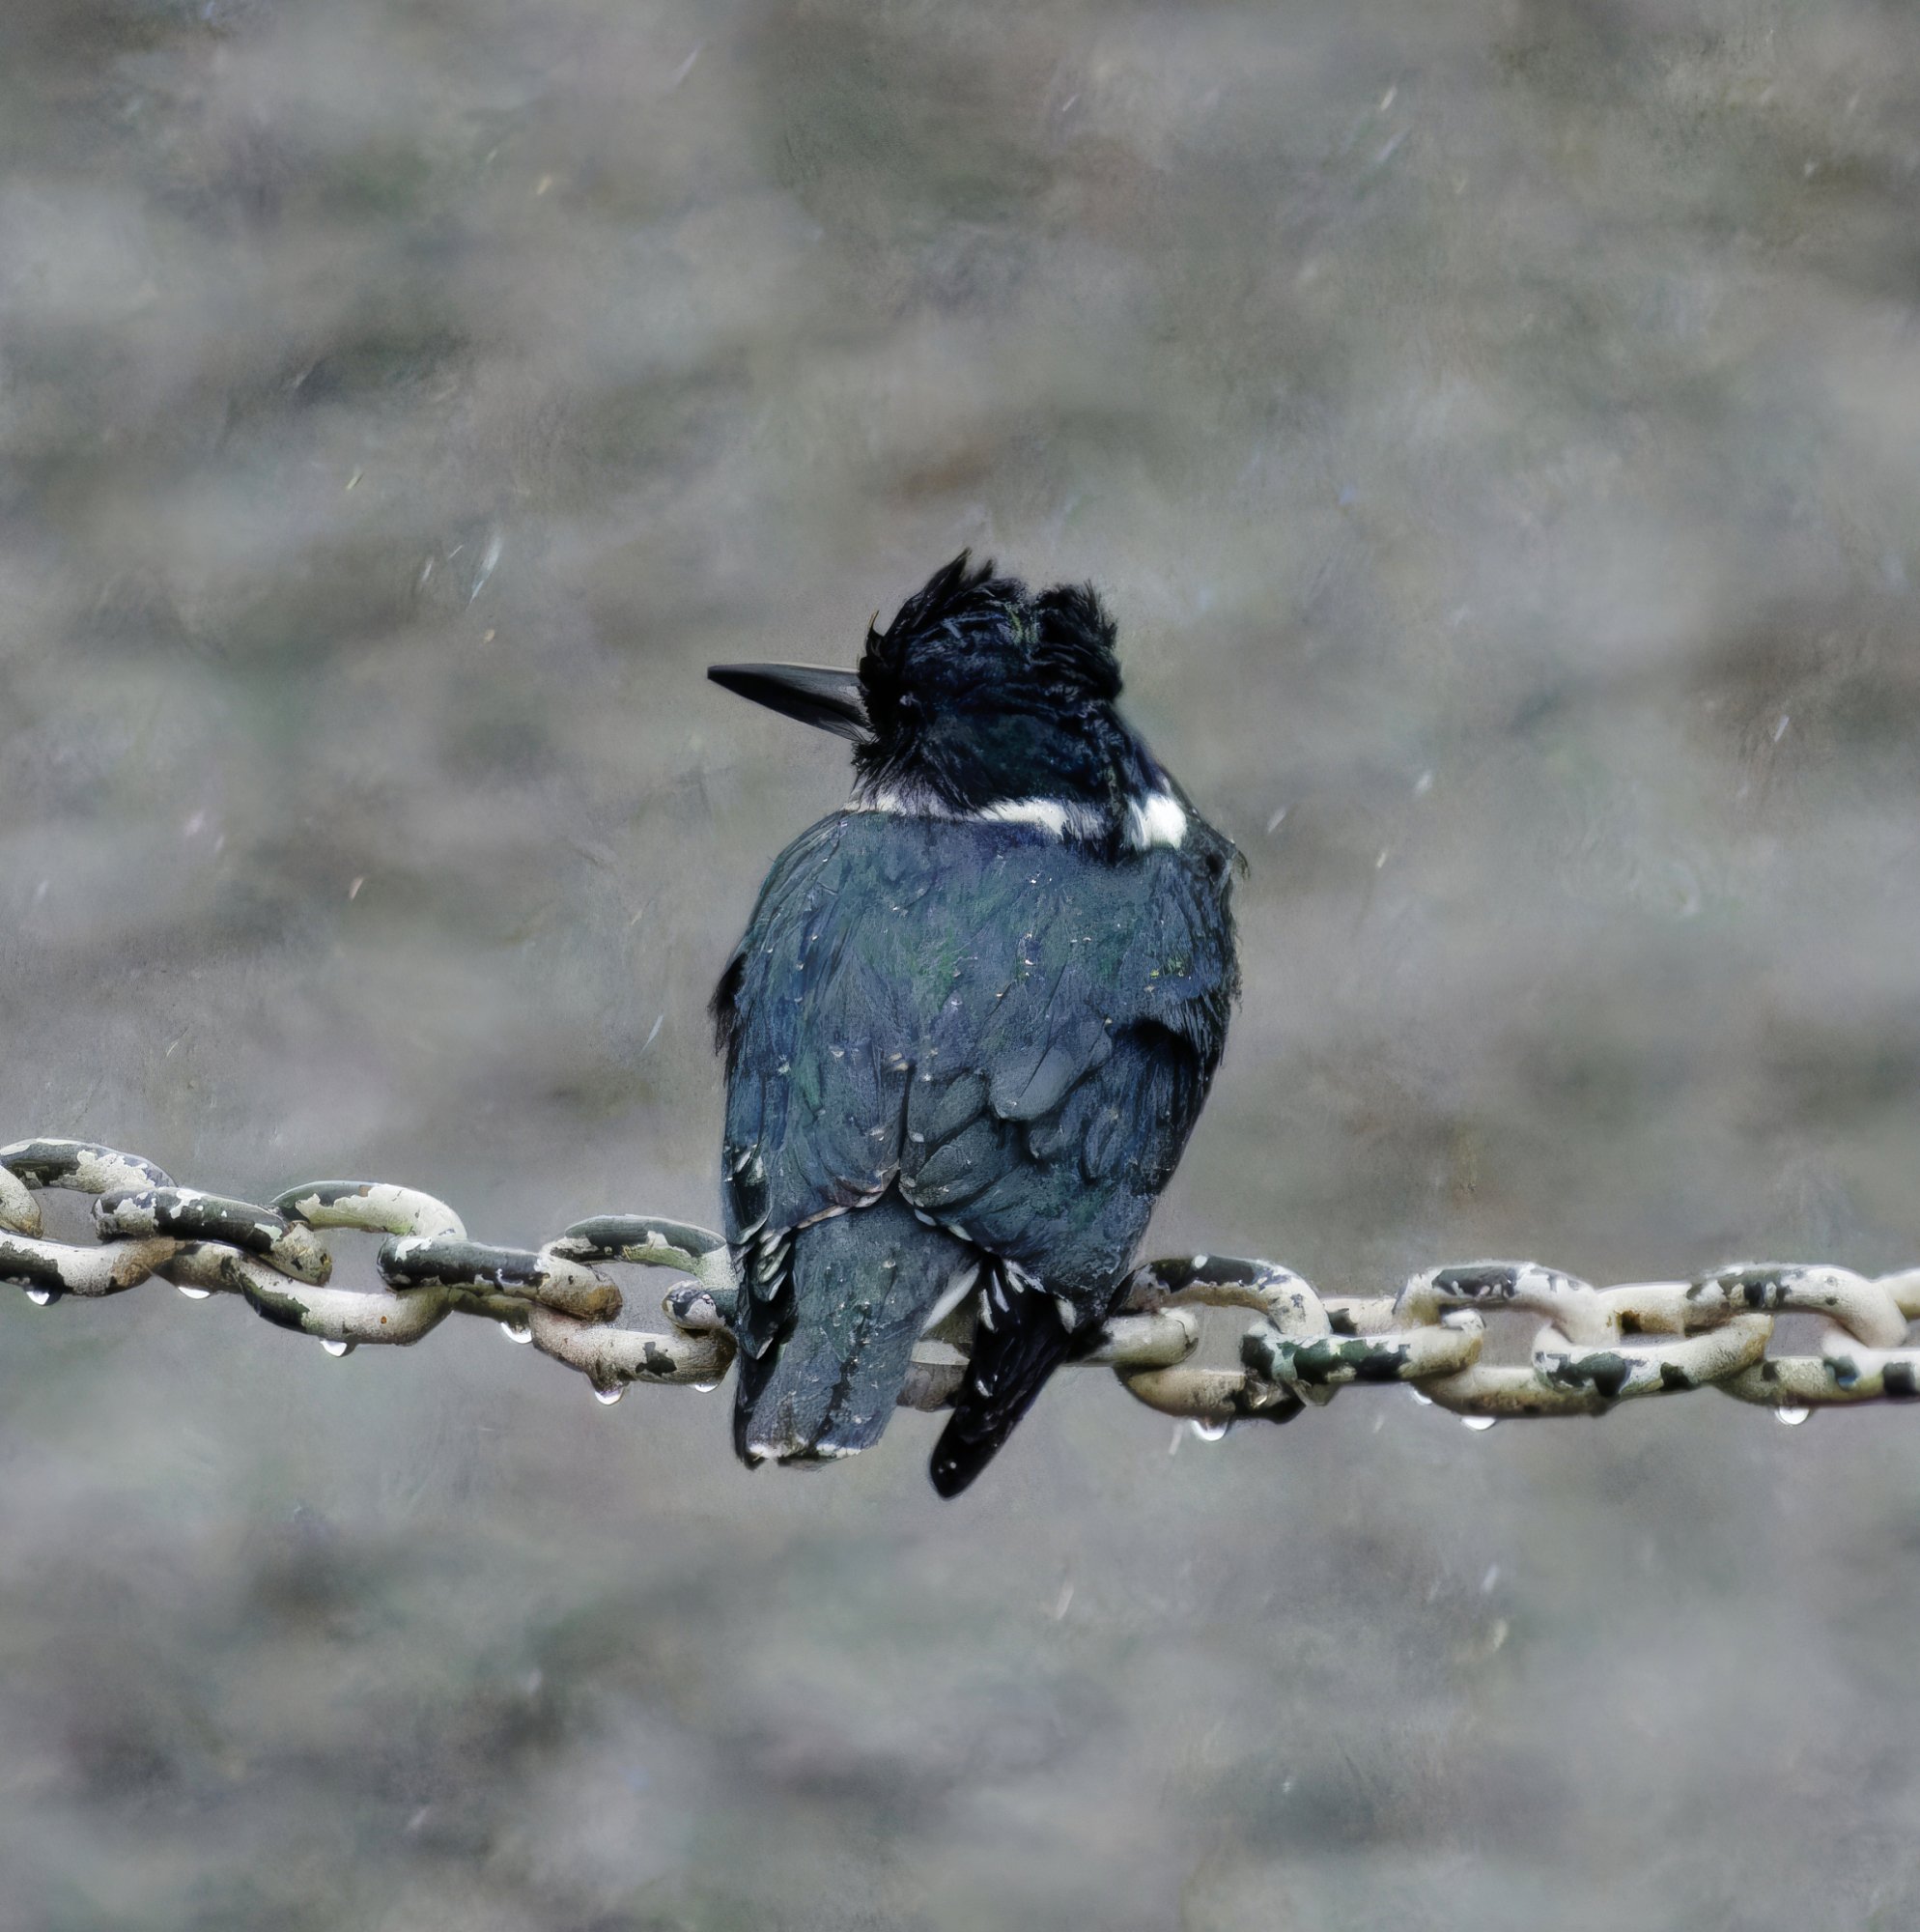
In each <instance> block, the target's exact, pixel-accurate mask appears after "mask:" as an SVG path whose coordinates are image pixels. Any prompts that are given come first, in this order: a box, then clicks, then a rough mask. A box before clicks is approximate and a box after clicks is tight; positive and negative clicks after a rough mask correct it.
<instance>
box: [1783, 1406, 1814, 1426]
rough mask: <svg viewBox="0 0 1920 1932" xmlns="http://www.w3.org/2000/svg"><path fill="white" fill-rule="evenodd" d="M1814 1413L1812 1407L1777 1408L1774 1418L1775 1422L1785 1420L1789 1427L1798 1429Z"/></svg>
mask: <svg viewBox="0 0 1920 1932" xmlns="http://www.w3.org/2000/svg"><path fill="white" fill-rule="evenodd" d="M1812 1413H1813V1410H1812V1409H1810V1408H1776V1409H1775V1410H1774V1411H1773V1419H1774V1421H1775V1422H1784V1423H1785V1424H1786V1425H1787V1427H1788V1428H1789V1429H1797V1428H1798V1427H1799V1426H1800V1424H1801V1423H1803V1422H1804V1421H1805V1420H1806V1419H1807V1417H1808V1416H1810V1415H1811V1414H1812Z"/></svg>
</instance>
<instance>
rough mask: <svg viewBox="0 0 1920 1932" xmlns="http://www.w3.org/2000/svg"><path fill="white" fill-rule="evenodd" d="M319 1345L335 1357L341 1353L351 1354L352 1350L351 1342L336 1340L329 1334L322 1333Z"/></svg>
mask: <svg viewBox="0 0 1920 1932" xmlns="http://www.w3.org/2000/svg"><path fill="white" fill-rule="evenodd" d="M320 1346H321V1347H322V1348H323V1349H325V1350H326V1352H327V1353H328V1354H329V1355H332V1356H334V1357H336V1358H337V1357H339V1356H341V1355H351V1354H352V1353H353V1343H352V1342H336V1341H335V1340H334V1339H333V1337H332V1336H331V1335H323V1336H322V1337H321V1340H320Z"/></svg>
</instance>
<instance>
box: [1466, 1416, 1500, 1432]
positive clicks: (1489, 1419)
mask: <svg viewBox="0 0 1920 1932" xmlns="http://www.w3.org/2000/svg"><path fill="white" fill-rule="evenodd" d="M1499 1420H1500V1418H1499V1417H1498V1416H1497V1415H1463V1416H1461V1417H1460V1422H1461V1425H1462V1427H1464V1428H1467V1429H1471V1430H1473V1431H1475V1432H1476V1433H1478V1432H1480V1431H1482V1430H1487V1429H1491V1428H1492V1427H1493V1425H1494V1424H1495V1423H1496V1422H1498V1421H1499Z"/></svg>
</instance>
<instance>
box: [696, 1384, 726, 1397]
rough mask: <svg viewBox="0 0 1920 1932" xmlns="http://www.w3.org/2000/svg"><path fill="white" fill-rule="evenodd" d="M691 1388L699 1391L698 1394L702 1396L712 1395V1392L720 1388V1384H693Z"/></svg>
mask: <svg viewBox="0 0 1920 1932" xmlns="http://www.w3.org/2000/svg"><path fill="white" fill-rule="evenodd" d="M693 1386H694V1387H695V1388H696V1389H698V1390H699V1391H700V1393H701V1394H702V1395H712V1394H713V1392H714V1391H715V1390H716V1389H717V1388H719V1387H720V1383H719V1382H695V1383H694V1384H693Z"/></svg>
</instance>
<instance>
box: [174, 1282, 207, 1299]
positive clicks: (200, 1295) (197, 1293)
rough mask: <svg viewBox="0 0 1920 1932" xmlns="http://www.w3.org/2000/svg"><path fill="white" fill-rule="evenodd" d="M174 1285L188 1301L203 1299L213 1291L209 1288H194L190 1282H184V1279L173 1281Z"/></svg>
mask: <svg viewBox="0 0 1920 1932" xmlns="http://www.w3.org/2000/svg"><path fill="white" fill-rule="evenodd" d="M174 1286H175V1287H176V1288H177V1289H179V1290H180V1292H181V1293H183V1294H184V1295H185V1296H186V1298H187V1300H189V1301H205V1300H207V1299H208V1298H209V1297H210V1296H211V1295H212V1293H213V1291H212V1289H211V1288H195V1287H194V1286H193V1284H192V1283H191V1282H186V1281H177V1282H175V1283H174Z"/></svg>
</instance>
